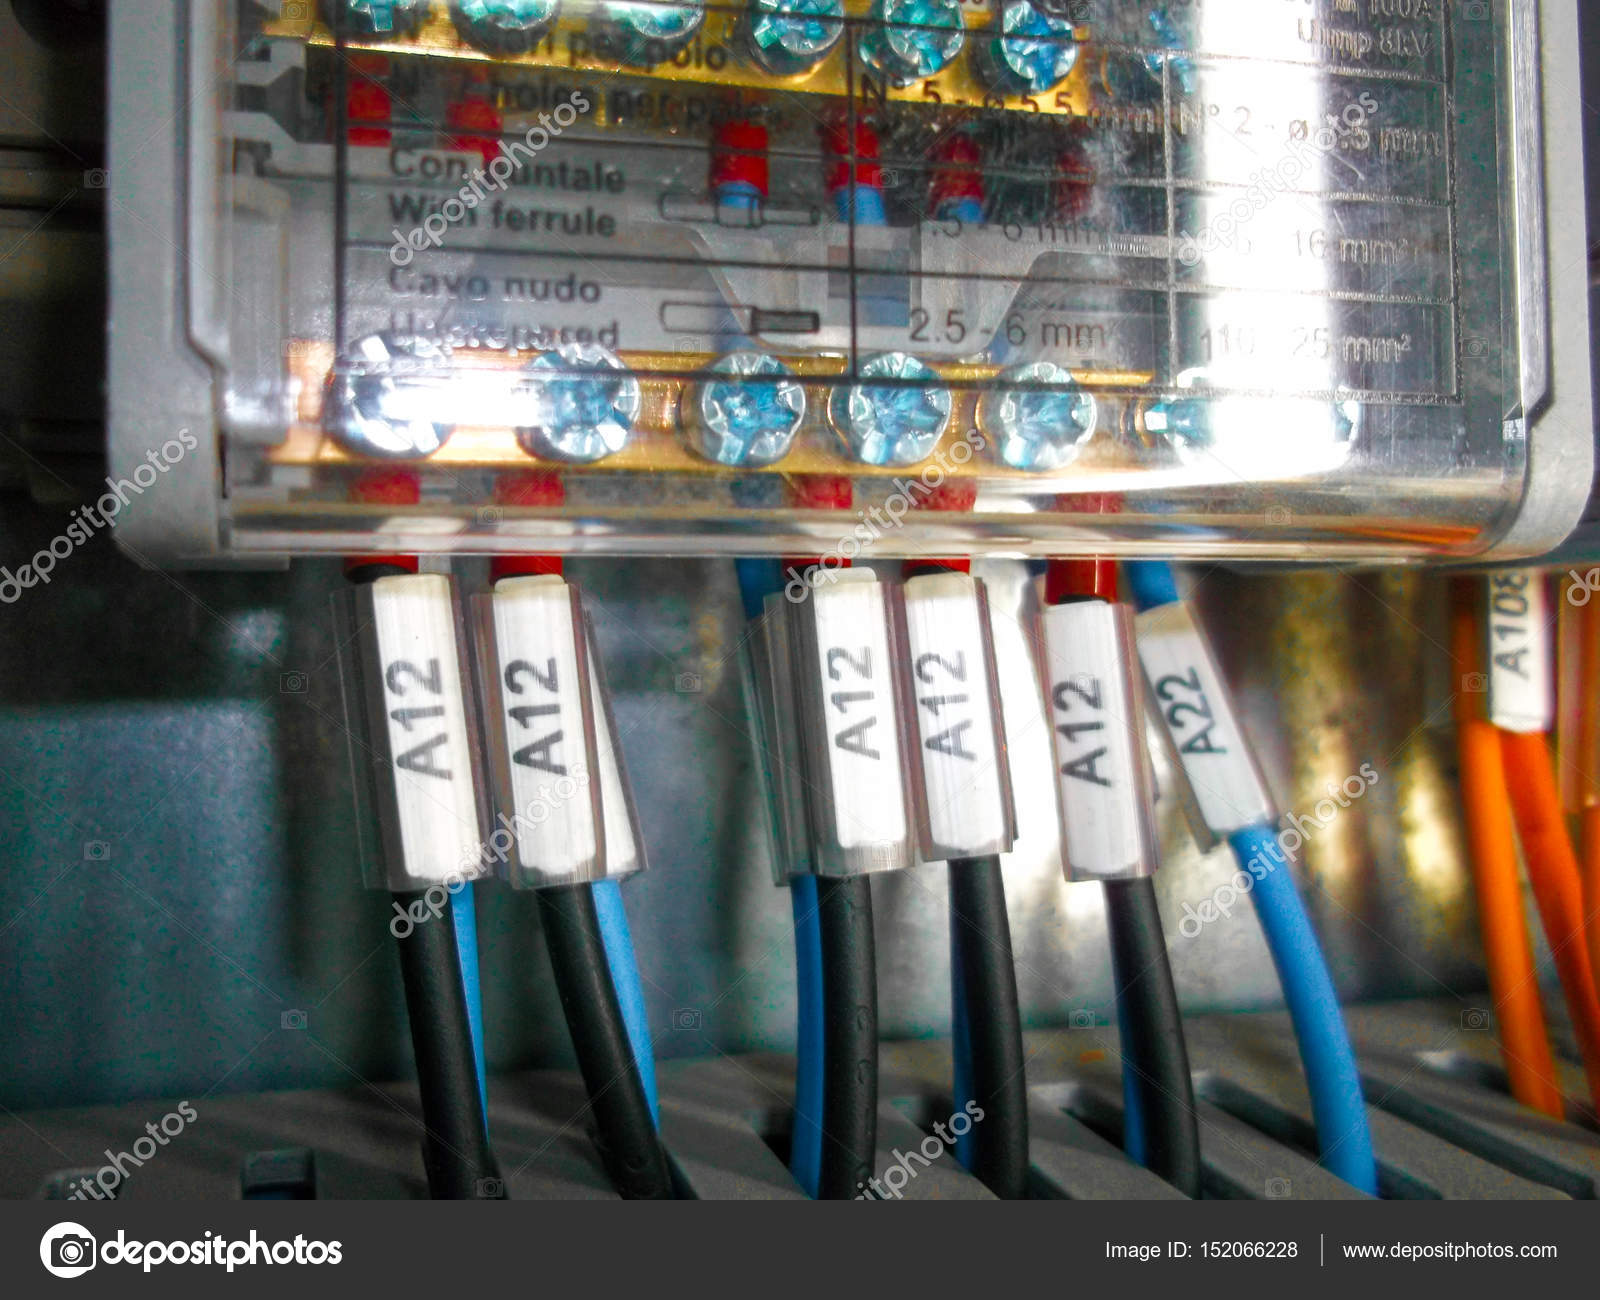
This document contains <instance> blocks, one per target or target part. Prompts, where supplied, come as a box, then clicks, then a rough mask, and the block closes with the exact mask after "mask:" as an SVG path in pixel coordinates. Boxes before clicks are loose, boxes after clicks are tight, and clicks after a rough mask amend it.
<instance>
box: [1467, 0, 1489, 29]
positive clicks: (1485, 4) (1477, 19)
mask: <svg viewBox="0 0 1600 1300" xmlns="http://www.w3.org/2000/svg"><path fill="white" fill-rule="evenodd" d="M1461 16H1462V17H1463V18H1464V19H1466V20H1467V21H1468V22H1470V23H1486V22H1488V21H1489V0H1467V3H1466V4H1464V5H1462V6H1461Z"/></svg>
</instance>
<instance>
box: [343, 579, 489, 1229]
mask: <svg viewBox="0 0 1600 1300" xmlns="http://www.w3.org/2000/svg"><path fill="white" fill-rule="evenodd" d="M410 572H411V570H410V569H408V568H406V567H405V566H404V565H399V564H394V563H392V562H385V561H383V560H372V561H362V562H357V563H353V564H352V565H351V566H350V567H349V569H348V570H347V573H346V576H347V577H348V578H349V579H350V581H351V582H354V583H357V584H362V583H368V582H376V581H377V580H378V579H379V578H390V577H397V576H400V575H403V574H408V573H410ZM391 897H392V899H393V901H394V903H395V905H396V906H397V907H398V908H399V909H400V912H401V913H410V914H411V915H414V916H421V915H423V914H424V913H425V912H431V911H432V910H433V902H432V900H430V899H428V898H427V897H426V894H425V892H424V891H420V890H418V891H408V890H397V891H395V892H394V894H393V895H392V896H391ZM413 904H421V906H419V907H417V909H416V911H415V912H412V911H411V909H412V905H413ZM399 914H400V913H396V915H399ZM395 942H396V943H397V944H398V946H399V953H400V979H401V982H402V983H403V984H404V985H405V991H406V1019H407V1020H408V1021H409V1022H410V1024H411V1054H412V1056H413V1058H414V1059H415V1060H416V1065H417V1090H418V1092H420V1093H421V1095H422V1124H423V1129H424V1136H423V1141H422V1164H423V1167H424V1168H425V1169H426V1170H427V1172H428V1191H429V1194H430V1195H432V1196H433V1198H434V1199H435V1200H452V1201H456V1200H472V1199H482V1198H487V1199H492V1200H499V1199H503V1198H504V1196H505V1185H504V1184H503V1183H502V1182H501V1181H500V1174H499V1169H498V1167H497V1166H496V1164H495V1159H494V1151H493V1149H492V1148H491V1147H490V1145H489V1127H488V1123H487V1122H486V1119H485V1117H484V1113H483V1094H482V1093H481V1092H480V1091H479V1090H478V1058H477V1053H476V1052H475V1051H474V1050H473V1046H472V1022H471V1020H470V1019H469V1018H468V1015H467V991H466V989H465V988H464V987H463V986H462V983H461V953H460V950H459V949H458V948H457V947H456V923H455V904H454V902H453V901H452V900H451V899H450V898H449V897H448V895H447V896H446V898H445V904H444V907H443V909H441V910H440V911H439V912H438V914H437V915H433V916H429V918H428V919H427V920H426V921H419V922H417V923H416V924H415V925H413V926H412V927H411V928H410V930H409V931H408V932H407V934H406V937H405V938H403V939H402V938H398V937H397V938H396V941H395Z"/></svg>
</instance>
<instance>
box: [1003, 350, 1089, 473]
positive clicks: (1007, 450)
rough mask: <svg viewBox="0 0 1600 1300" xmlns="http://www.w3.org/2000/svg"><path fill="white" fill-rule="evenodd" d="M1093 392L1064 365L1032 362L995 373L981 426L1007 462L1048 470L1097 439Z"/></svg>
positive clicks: (1074, 456) (1068, 460) (1033, 470)
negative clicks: (1092, 439) (1086, 388)
mask: <svg viewBox="0 0 1600 1300" xmlns="http://www.w3.org/2000/svg"><path fill="white" fill-rule="evenodd" d="M1097 414H1098V411H1097V408H1096V405H1095V400H1094V394H1092V393H1090V392H1088V391H1086V390H1085V389H1084V388H1082V387H1081V386H1080V385H1079V383H1078V381H1077V380H1076V379H1075V378H1073V375H1072V372H1071V371H1070V370H1068V369H1067V368H1066V367H1065V366H1058V365H1056V363H1055V362H1053V361H1030V362H1028V363H1026V364H1024V365H1020V366H1013V367H1011V369H1009V370H1005V371H1002V372H1001V373H1000V374H999V375H997V376H996V377H995V381H994V387H993V388H991V389H989V391H987V392H986V393H984V395H983V396H982V397H981V398H980V399H979V400H978V427H979V428H980V429H982V430H983V432H984V434H985V435H986V436H987V437H988V438H990V439H991V440H992V441H993V442H994V445H995V451H996V453H997V454H998V455H999V457H1000V460H1001V462H1002V463H1003V464H1006V465H1009V466H1010V467H1011V468H1012V469H1020V470H1027V471H1029V472H1031V473H1044V472H1047V471H1049V470H1055V469H1060V468H1061V467H1062V466H1063V465H1070V464H1071V463H1072V462H1073V461H1075V460H1076V459H1077V458H1078V455H1079V453H1080V452H1082V450H1083V448H1084V446H1085V445H1086V444H1087V443H1088V442H1089V440H1090V439H1091V438H1093V437H1094V433H1095V428H1096V421H1097Z"/></svg>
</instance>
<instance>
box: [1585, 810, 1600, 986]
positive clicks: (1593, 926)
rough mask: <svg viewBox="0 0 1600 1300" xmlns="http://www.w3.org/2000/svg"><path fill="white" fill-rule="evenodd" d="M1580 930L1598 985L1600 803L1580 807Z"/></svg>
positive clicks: (1599, 978)
mask: <svg viewBox="0 0 1600 1300" xmlns="http://www.w3.org/2000/svg"><path fill="white" fill-rule="evenodd" d="M1582 829H1583V861H1582V866H1583V916H1584V922H1583V933H1584V936H1585V937H1586V938H1587V939H1588V941H1589V970H1590V973H1591V974H1592V975H1593V976H1594V982H1595V984H1596V985H1597V986H1600V804H1589V805H1588V806H1587V807H1585V808H1584V810H1583V820H1582Z"/></svg>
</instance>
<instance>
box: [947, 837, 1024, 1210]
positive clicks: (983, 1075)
mask: <svg viewBox="0 0 1600 1300" xmlns="http://www.w3.org/2000/svg"><path fill="white" fill-rule="evenodd" d="M949 871H950V940H951V943H952V944H953V945H954V946H955V952H954V954H953V955H954V958H955V969H956V971H957V972H959V976H958V978H959V979H960V982H961V987H960V988H958V989H957V990H955V994H956V996H957V997H958V998H960V999H961V1000H962V1006H963V1007H965V1009H966V1021H967V1027H968V1033H967V1038H968V1041H969V1045H970V1048H971V1051H970V1058H971V1075H972V1098H971V1100H973V1101H975V1102H976V1103H977V1104H978V1105H979V1106H980V1107H981V1108H982V1109H983V1122H982V1123H980V1124H975V1125H973V1128H972V1139H971V1140H972V1172H973V1174H975V1175H976V1176H977V1177H978V1179H979V1180H980V1181H982V1182H983V1183H984V1185H985V1186H987V1187H988V1189H989V1190H990V1191H991V1192H993V1193H994V1194H995V1195H996V1196H999V1197H1002V1198H1004V1199H1006V1200H1019V1199H1021V1198H1022V1197H1023V1196H1024V1195H1026V1193H1027V1185H1028V1081H1027V1075H1026V1072H1025V1070H1024V1068H1023V1061H1024V1057H1023V1051H1022V1012H1021V1010H1020V1008H1019V1007H1018V1005H1017V972H1016V967H1015V966H1014V965H1013V963H1012V959H1011V923H1010V921H1009V920H1008V919H1007V917H1006V893H1005V887H1004V885H1003V884H1002V882H1001V877H1000V859H999V858H998V857H993V856H990V857H982V858H953V859H951V861H950V863H949ZM956 1100H957V1104H962V1103H964V1102H965V1101H966V1100H967V1099H966V1098H960V1097H958V1098H957V1099H956Z"/></svg>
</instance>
